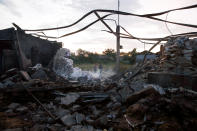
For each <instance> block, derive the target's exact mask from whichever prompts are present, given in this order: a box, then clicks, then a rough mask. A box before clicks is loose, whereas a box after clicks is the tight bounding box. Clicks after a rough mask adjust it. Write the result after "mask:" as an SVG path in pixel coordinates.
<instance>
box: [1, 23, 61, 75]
mask: <svg viewBox="0 0 197 131" xmlns="http://www.w3.org/2000/svg"><path fill="white" fill-rule="evenodd" d="M61 47H62V43H61V42H56V41H48V40H44V39H41V38H38V37H35V36H33V35H30V34H26V33H25V32H24V31H22V30H21V29H20V28H19V27H18V26H17V29H14V28H8V29H4V30H0V72H1V73H2V72H4V71H6V70H8V69H11V68H16V67H19V68H20V69H25V68H27V67H29V66H34V65H35V64H37V63H40V64H42V65H43V66H47V65H48V64H49V62H50V60H51V59H52V58H53V56H54V55H55V53H56V52H57V50H58V49H59V48H61Z"/></svg>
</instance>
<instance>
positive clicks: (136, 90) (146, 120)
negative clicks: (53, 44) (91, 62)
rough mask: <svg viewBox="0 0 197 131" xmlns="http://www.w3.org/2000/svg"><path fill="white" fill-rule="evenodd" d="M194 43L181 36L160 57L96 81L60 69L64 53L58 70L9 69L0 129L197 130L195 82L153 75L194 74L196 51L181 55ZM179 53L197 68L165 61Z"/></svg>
mask: <svg viewBox="0 0 197 131" xmlns="http://www.w3.org/2000/svg"><path fill="white" fill-rule="evenodd" d="M190 42H194V43H195V42H196V39H193V40H189V39H187V38H185V37H184V38H182V37H181V38H176V39H174V41H172V43H169V42H168V43H167V44H166V45H165V50H164V53H163V55H162V56H161V57H160V58H158V59H156V60H151V61H146V62H145V63H144V64H143V66H136V67H133V70H132V69H131V70H130V71H127V72H126V73H124V74H121V75H116V76H113V77H108V78H107V79H103V80H97V79H92V80H91V82H90V81H89V80H90V79H89V78H90V75H88V77H89V78H88V79H87V77H86V76H84V77H86V78H84V79H83V77H82V76H83V75H80V77H79V78H78V79H72V78H70V79H69V77H70V76H72V75H71V74H72V72H68V74H67V75H68V76H66V74H64V75H62V70H64V71H67V68H66V67H65V69H62V70H61V69H60V66H62V65H58V64H57V63H60V64H61V62H62V61H59V60H58V58H56V63H53V64H54V65H55V68H52V69H49V68H47V67H42V66H41V64H37V65H36V66H34V67H29V68H28V69H27V70H18V69H16V68H15V69H11V70H8V71H7V72H5V73H4V74H2V75H1V76H0V79H1V81H0V130H3V131H9V130H11V131H12V130H13V131H38V130H47V131H65V130H71V131H78V130H79V131H80V130H82V131H116V130H117V131H123V130H124V131H127V130H128V131H130V130H132V131H139V130H142V131H153V130H159V131H160V130H161V131H168V130H172V131H176V130H177V131H182V130H183V131H184V130H189V131H195V130H197V92H196V90H194V88H193V87H191V84H186V85H187V86H186V87H184V86H181V85H173V84H169V86H165V87H163V86H162V84H161V83H158V82H157V83H156V82H155V79H160V80H161V82H162V80H163V81H165V82H167V81H169V80H170V78H166V77H163V78H162V77H152V76H151V75H152V74H153V75H155V74H156V75H158V74H159V75H160V76H162V75H161V73H166V74H168V75H169V74H171V73H179V74H176V75H174V76H173V79H172V81H173V80H174V81H176V80H177V79H179V78H177V77H178V76H179V75H180V74H181V75H188V73H189V74H190V77H193V75H194V74H195V70H196V69H197V68H196V66H194V65H195V62H194V61H193V62H192V60H195V59H196V56H195V55H192V56H191V54H190V53H191V52H189V54H190V55H183V54H176V53H177V52H181V53H183V52H184V53H186V54H187V53H188V50H192V52H193V53H195V48H194V47H193V46H194V45H195V44H192V48H190V46H189V45H188V44H189V43H190ZM195 47H196V46H195ZM172 50H173V52H174V55H173V53H172ZM186 50H187V51H186ZM64 51H65V50H64ZM64 51H63V52H64ZM169 52H170V53H169ZM175 52H176V53H175ZM179 55H180V56H179ZM169 56H170V57H169ZM171 56H172V57H173V58H172V57H171ZM179 57H181V58H183V57H185V59H187V60H188V61H189V62H190V65H188V66H186V65H185V64H183V65H184V66H181V65H180V68H184V69H188V68H191V67H192V71H190V72H188V71H187V70H181V71H179V70H178V68H179V67H178V66H175V65H173V66H172V67H171V66H170V67H169V66H167V64H164V63H165V62H169V61H170V62H171V61H173V62H177V63H178V64H179V62H180V61H179V60H178V59H177V60H175V58H179ZM61 59H64V58H61ZM67 60H68V58H67V59H66V61H67ZM66 61H64V62H65V63H66ZM188 61H187V62H188ZM64 62H63V63H64ZM181 62H183V61H181ZM184 62H186V61H184ZM66 66H67V65H66ZM72 66H73V65H71V66H69V68H73V67H72ZM193 68H194V69H193ZM72 71H73V70H72ZM136 71H137V75H135V73H136ZM177 71H179V72H177ZM64 73H65V72H64ZM151 73H152V74H151ZM191 74H192V75H191ZM86 75H87V74H86ZM134 75H135V76H134ZM65 76H66V77H65ZM80 79H83V80H81V81H80ZM150 79H151V80H153V82H150V81H151V80H150ZM86 80H87V81H86ZM185 82H186V81H185Z"/></svg>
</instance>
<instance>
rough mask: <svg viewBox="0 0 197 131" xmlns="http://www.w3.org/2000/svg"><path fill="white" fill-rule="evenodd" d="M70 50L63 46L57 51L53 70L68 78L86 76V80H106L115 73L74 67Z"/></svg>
mask: <svg viewBox="0 0 197 131" xmlns="http://www.w3.org/2000/svg"><path fill="white" fill-rule="evenodd" d="M69 56H70V50H68V49H66V48H61V49H59V50H58V51H57V53H56V55H55V57H54V61H53V71H54V72H55V73H56V74H57V75H60V76H62V77H64V78H66V79H74V80H78V79H79V78H85V79H86V80H98V79H99V80H105V79H106V78H108V77H110V76H112V75H114V72H113V71H112V70H107V71H102V72H101V71H100V70H97V71H96V72H93V71H83V70H81V69H80V68H79V67H73V60H72V59H69V58H68V57H69Z"/></svg>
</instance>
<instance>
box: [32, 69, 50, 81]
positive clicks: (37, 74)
mask: <svg viewBox="0 0 197 131" xmlns="http://www.w3.org/2000/svg"><path fill="white" fill-rule="evenodd" d="M31 77H32V78H33V79H41V80H46V79H48V76H47V74H46V72H45V71H44V70H43V69H39V70H37V71H36V72H35V73H33V74H32V75H31Z"/></svg>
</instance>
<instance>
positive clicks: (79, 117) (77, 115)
mask: <svg viewBox="0 0 197 131" xmlns="http://www.w3.org/2000/svg"><path fill="white" fill-rule="evenodd" d="M74 115H75V119H76V122H77V124H81V122H82V121H84V120H85V115H84V114H81V113H78V112H76V113H74Z"/></svg>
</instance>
